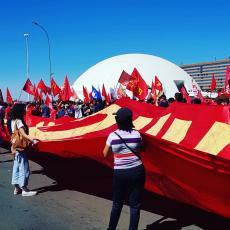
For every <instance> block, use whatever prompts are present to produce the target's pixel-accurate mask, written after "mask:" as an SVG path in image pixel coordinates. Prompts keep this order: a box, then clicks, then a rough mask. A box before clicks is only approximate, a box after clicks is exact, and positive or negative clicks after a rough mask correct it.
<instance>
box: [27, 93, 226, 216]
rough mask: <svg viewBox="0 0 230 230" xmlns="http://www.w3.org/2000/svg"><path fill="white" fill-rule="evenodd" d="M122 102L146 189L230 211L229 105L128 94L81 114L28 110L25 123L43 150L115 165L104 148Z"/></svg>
mask: <svg viewBox="0 0 230 230" xmlns="http://www.w3.org/2000/svg"><path fill="white" fill-rule="evenodd" d="M120 107H129V108H130V109H132V111H133V116H134V125H135V127H136V129H138V130H139V131H140V133H141V134H142V137H143V140H144V146H145V147H144V150H143V152H142V153H141V155H142V159H143V163H144V165H145V168H146V185H145V187H146V189H147V190H150V191H152V192H156V193H158V194H160V195H163V196H167V197H169V198H172V199H176V200H179V201H182V202H185V203H188V204H191V205H194V206H197V207H200V208H202V209H205V210H206V211H210V212H215V213H217V214H220V215H222V216H225V217H230V186H229V181H230V154H229V152H230V151H229V150H230V125H229V124H230V119H229V108H230V107H229V106H215V105H196V104H195V105H194V104H183V103H176V102H175V103H173V104H171V105H170V106H169V107H168V108H161V107H156V106H153V105H149V104H145V103H140V102H137V101H133V100H130V99H126V98H124V99H121V100H118V101H117V102H116V103H115V104H113V105H111V106H109V107H107V108H106V109H104V110H102V111H100V112H98V113H96V114H93V115H91V116H89V117H86V118H83V119H78V120H77V119H72V118H68V117H64V118H60V119H57V120H51V119H48V118H40V117H33V116H27V123H28V125H29V126H30V134H31V135H32V136H33V137H35V138H38V139H40V140H42V141H41V142H39V144H38V146H37V148H38V150H39V151H41V152H50V153H53V154H56V155H59V156H61V157H69V158H75V157H81V156H84V157H89V158H92V159H94V160H96V161H98V162H100V163H102V164H105V165H107V166H109V167H112V165H113V159H112V158H110V159H104V158H103V154H102V150H103V147H104V145H105V141H106V138H107V136H108V134H109V133H110V132H112V131H114V130H116V122H115V119H114V116H113V115H112V113H114V112H116V111H117V109H119V108H120Z"/></svg>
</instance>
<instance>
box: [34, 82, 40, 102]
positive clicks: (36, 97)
mask: <svg viewBox="0 0 230 230" xmlns="http://www.w3.org/2000/svg"><path fill="white" fill-rule="evenodd" d="M34 100H35V101H38V100H39V95H38V89H37V87H36V85H35V84H34Z"/></svg>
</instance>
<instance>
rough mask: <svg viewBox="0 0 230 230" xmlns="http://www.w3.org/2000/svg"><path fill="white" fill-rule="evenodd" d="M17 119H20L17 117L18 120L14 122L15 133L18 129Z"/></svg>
mask: <svg viewBox="0 0 230 230" xmlns="http://www.w3.org/2000/svg"><path fill="white" fill-rule="evenodd" d="M17 121H18V119H16V120H15V123H14V133H15V131H16V130H17Z"/></svg>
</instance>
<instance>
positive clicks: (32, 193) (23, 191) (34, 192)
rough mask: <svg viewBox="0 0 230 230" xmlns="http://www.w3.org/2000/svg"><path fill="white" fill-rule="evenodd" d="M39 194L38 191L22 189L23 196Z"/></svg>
mask: <svg viewBox="0 0 230 230" xmlns="http://www.w3.org/2000/svg"><path fill="white" fill-rule="evenodd" d="M35 195H37V192H36V191H30V190H26V191H25V190H22V196H35Z"/></svg>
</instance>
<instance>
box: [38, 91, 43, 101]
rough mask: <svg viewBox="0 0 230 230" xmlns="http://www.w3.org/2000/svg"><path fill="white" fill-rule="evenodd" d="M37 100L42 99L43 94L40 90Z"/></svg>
mask: <svg viewBox="0 0 230 230" xmlns="http://www.w3.org/2000/svg"><path fill="white" fill-rule="evenodd" d="M39 100H40V101H42V100H43V94H42V91H41V90H40V93H39Z"/></svg>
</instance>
